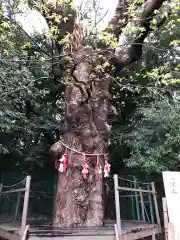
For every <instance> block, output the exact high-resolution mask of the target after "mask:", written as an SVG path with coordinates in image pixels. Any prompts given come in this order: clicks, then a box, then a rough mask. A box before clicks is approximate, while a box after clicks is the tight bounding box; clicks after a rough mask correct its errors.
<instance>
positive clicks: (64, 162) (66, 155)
mask: <svg viewBox="0 0 180 240" xmlns="http://www.w3.org/2000/svg"><path fill="white" fill-rule="evenodd" d="M63 166H64V172H66V171H67V169H68V153H67V150H66V152H65V153H64V161H63Z"/></svg>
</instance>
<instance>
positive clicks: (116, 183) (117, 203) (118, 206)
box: [114, 174, 121, 235]
mask: <svg viewBox="0 0 180 240" xmlns="http://www.w3.org/2000/svg"><path fill="white" fill-rule="evenodd" d="M114 192H115V205H116V223H117V229H118V233H119V235H121V215H120V214H121V213H120V199H119V190H118V175H117V174H115V175H114Z"/></svg>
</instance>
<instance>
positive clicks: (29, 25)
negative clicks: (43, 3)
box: [16, 0, 118, 35]
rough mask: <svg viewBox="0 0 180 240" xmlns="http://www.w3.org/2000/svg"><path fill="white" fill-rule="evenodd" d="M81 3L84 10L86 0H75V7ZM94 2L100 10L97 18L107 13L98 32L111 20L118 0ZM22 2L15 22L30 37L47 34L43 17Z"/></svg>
mask: <svg viewBox="0 0 180 240" xmlns="http://www.w3.org/2000/svg"><path fill="white" fill-rule="evenodd" d="M82 1H83V3H84V4H83V5H82V6H83V8H85V7H86V6H85V2H87V0H76V2H77V6H79V5H80V4H81V3H82ZM91 1H93V0H91ZM95 1H96V3H97V2H98V1H99V4H100V7H101V8H102V10H101V15H100V16H99V17H101V16H102V15H104V14H105V13H107V14H106V15H105V17H104V18H103V21H101V23H100V24H99V26H98V27H99V30H100V29H103V28H104V27H105V26H107V23H108V21H109V20H110V19H111V17H112V15H113V13H114V11H115V9H116V6H117V4H118V0H95ZM23 2H24V1H23ZM23 2H22V5H21V7H20V8H21V9H22V12H21V13H19V14H17V15H16V20H17V21H18V22H19V23H20V24H21V25H22V27H23V29H24V30H25V31H26V32H27V33H29V34H30V35H31V34H33V33H34V32H37V33H40V34H41V33H43V32H45V33H47V32H48V26H47V23H46V21H45V19H44V18H43V16H42V15H41V14H40V13H39V12H38V11H37V10H35V9H34V10H31V9H28V7H27V6H26V5H25V4H24V3H23ZM97 21H98V19H97Z"/></svg>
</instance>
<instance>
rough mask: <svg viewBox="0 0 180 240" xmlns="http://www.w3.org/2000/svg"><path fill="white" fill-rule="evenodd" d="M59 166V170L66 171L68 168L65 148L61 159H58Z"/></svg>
mask: <svg viewBox="0 0 180 240" xmlns="http://www.w3.org/2000/svg"><path fill="white" fill-rule="evenodd" d="M59 162H60V163H59V168H58V170H59V171H60V172H66V171H67V169H68V154H67V150H66V151H65V153H64V154H63V156H62V157H61V159H60V160H59Z"/></svg>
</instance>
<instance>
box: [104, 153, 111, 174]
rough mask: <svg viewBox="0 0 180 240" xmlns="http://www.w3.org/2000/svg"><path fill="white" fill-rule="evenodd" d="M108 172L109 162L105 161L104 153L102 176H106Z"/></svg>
mask: <svg viewBox="0 0 180 240" xmlns="http://www.w3.org/2000/svg"><path fill="white" fill-rule="evenodd" d="M109 173H110V164H109V163H108V162H107V159H106V155H104V177H108V176H109Z"/></svg>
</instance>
